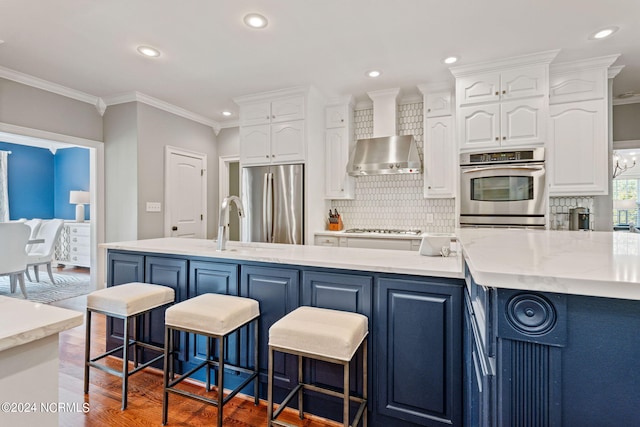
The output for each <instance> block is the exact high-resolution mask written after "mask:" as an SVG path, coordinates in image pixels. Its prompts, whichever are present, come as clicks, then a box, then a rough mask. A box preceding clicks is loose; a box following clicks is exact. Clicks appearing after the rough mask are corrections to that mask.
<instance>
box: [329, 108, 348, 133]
mask: <svg viewBox="0 0 640 427" xmlns="http://www.w3.org/2000/svg"><path fill="white" fill-rule="evenodd" d="M347 114H348V106H347V105H332V106H330V107H327V108H326V109H325V110H324V126H325V127H326V128H340V127H345V126H346V123H347V120H348V116H347Z"/></svg>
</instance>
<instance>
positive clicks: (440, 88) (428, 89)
mask: <svg viewBox="0 0 640 427" xmlns="http://www.w3.org/2000/svg"><path fill="white" fill-rule="evenodd" d="M454 87H455V83H451V82H440V83H424V84H420V85H418V90H419V91H420V93H421V94H422V95H423V96H424V95H428V94H430V93H433V92H444V91H450V92H452V91H453V88H454Z"/></svg>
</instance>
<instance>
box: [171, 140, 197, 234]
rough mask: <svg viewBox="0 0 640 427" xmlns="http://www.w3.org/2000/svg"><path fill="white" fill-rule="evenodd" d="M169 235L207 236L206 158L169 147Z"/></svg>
mask: <svg viewBox="0 0 640 427" xmlns="http://www.w3.org/2000/svg"><path fill="white" fill-rule="evenodd" d="M166 155H167V162H166V163H167V169H166V173H165V174H166V176H165V191H166V194H165V204H166V206H165V210H166V214H165V236H171V237H194V238H199V239H204V238H205V237H206V235H207V225H206V224H207V215H206V209H207V203H206V182H207V176H206V168H205V165H206V155H203V154H197V153H193V154H191V153H188V152H184V151H179V150H177V149H172V148H171V147H167V152H166Z"/></svg>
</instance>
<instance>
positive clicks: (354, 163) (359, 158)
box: [347, 135, 422, 176]
mask: <svg viewBox="0 0 640 427" xmlns="http://www.w3.org/2000/svg"><path fill="white" fill-rule="evenodd" d="M420 172H422V165H421V163H420V156H419V155H418V147H417V145H416V141H415V138H414V137H413V135H403V136H383V137H378V138H370V139H359V140H358V141H357V142H356V145H355V147H354V149H353V150H352V151H351V153H350V155H349V164H348V166H347V173H348V174H349V175H352V176H362V175H382V174H398V173H420Z"/></svg>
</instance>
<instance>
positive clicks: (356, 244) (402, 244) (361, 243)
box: [314, 233, 422, 251]
mask: <svg viewBox="0 0 640 427" xmlns="http://www.w3.org/2000/svg"><path fill="white" fill-rule="evenodd" d="M421 241H422V238H421V237H419V236H416V237H411V238H406V237H405V238H402V237H397V238H394V237H384V238H383V237H376V236H362V235H360V236H353V235H348V234H346V235H345V234H344V233H341V234H340V235H331V236H328V235H326V234H316V235H315V239H314V244H315V245H316V246H330V247H341V248H364V249H394V250H403V251H417V250H418V249H420V243H421Z"/></svg>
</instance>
